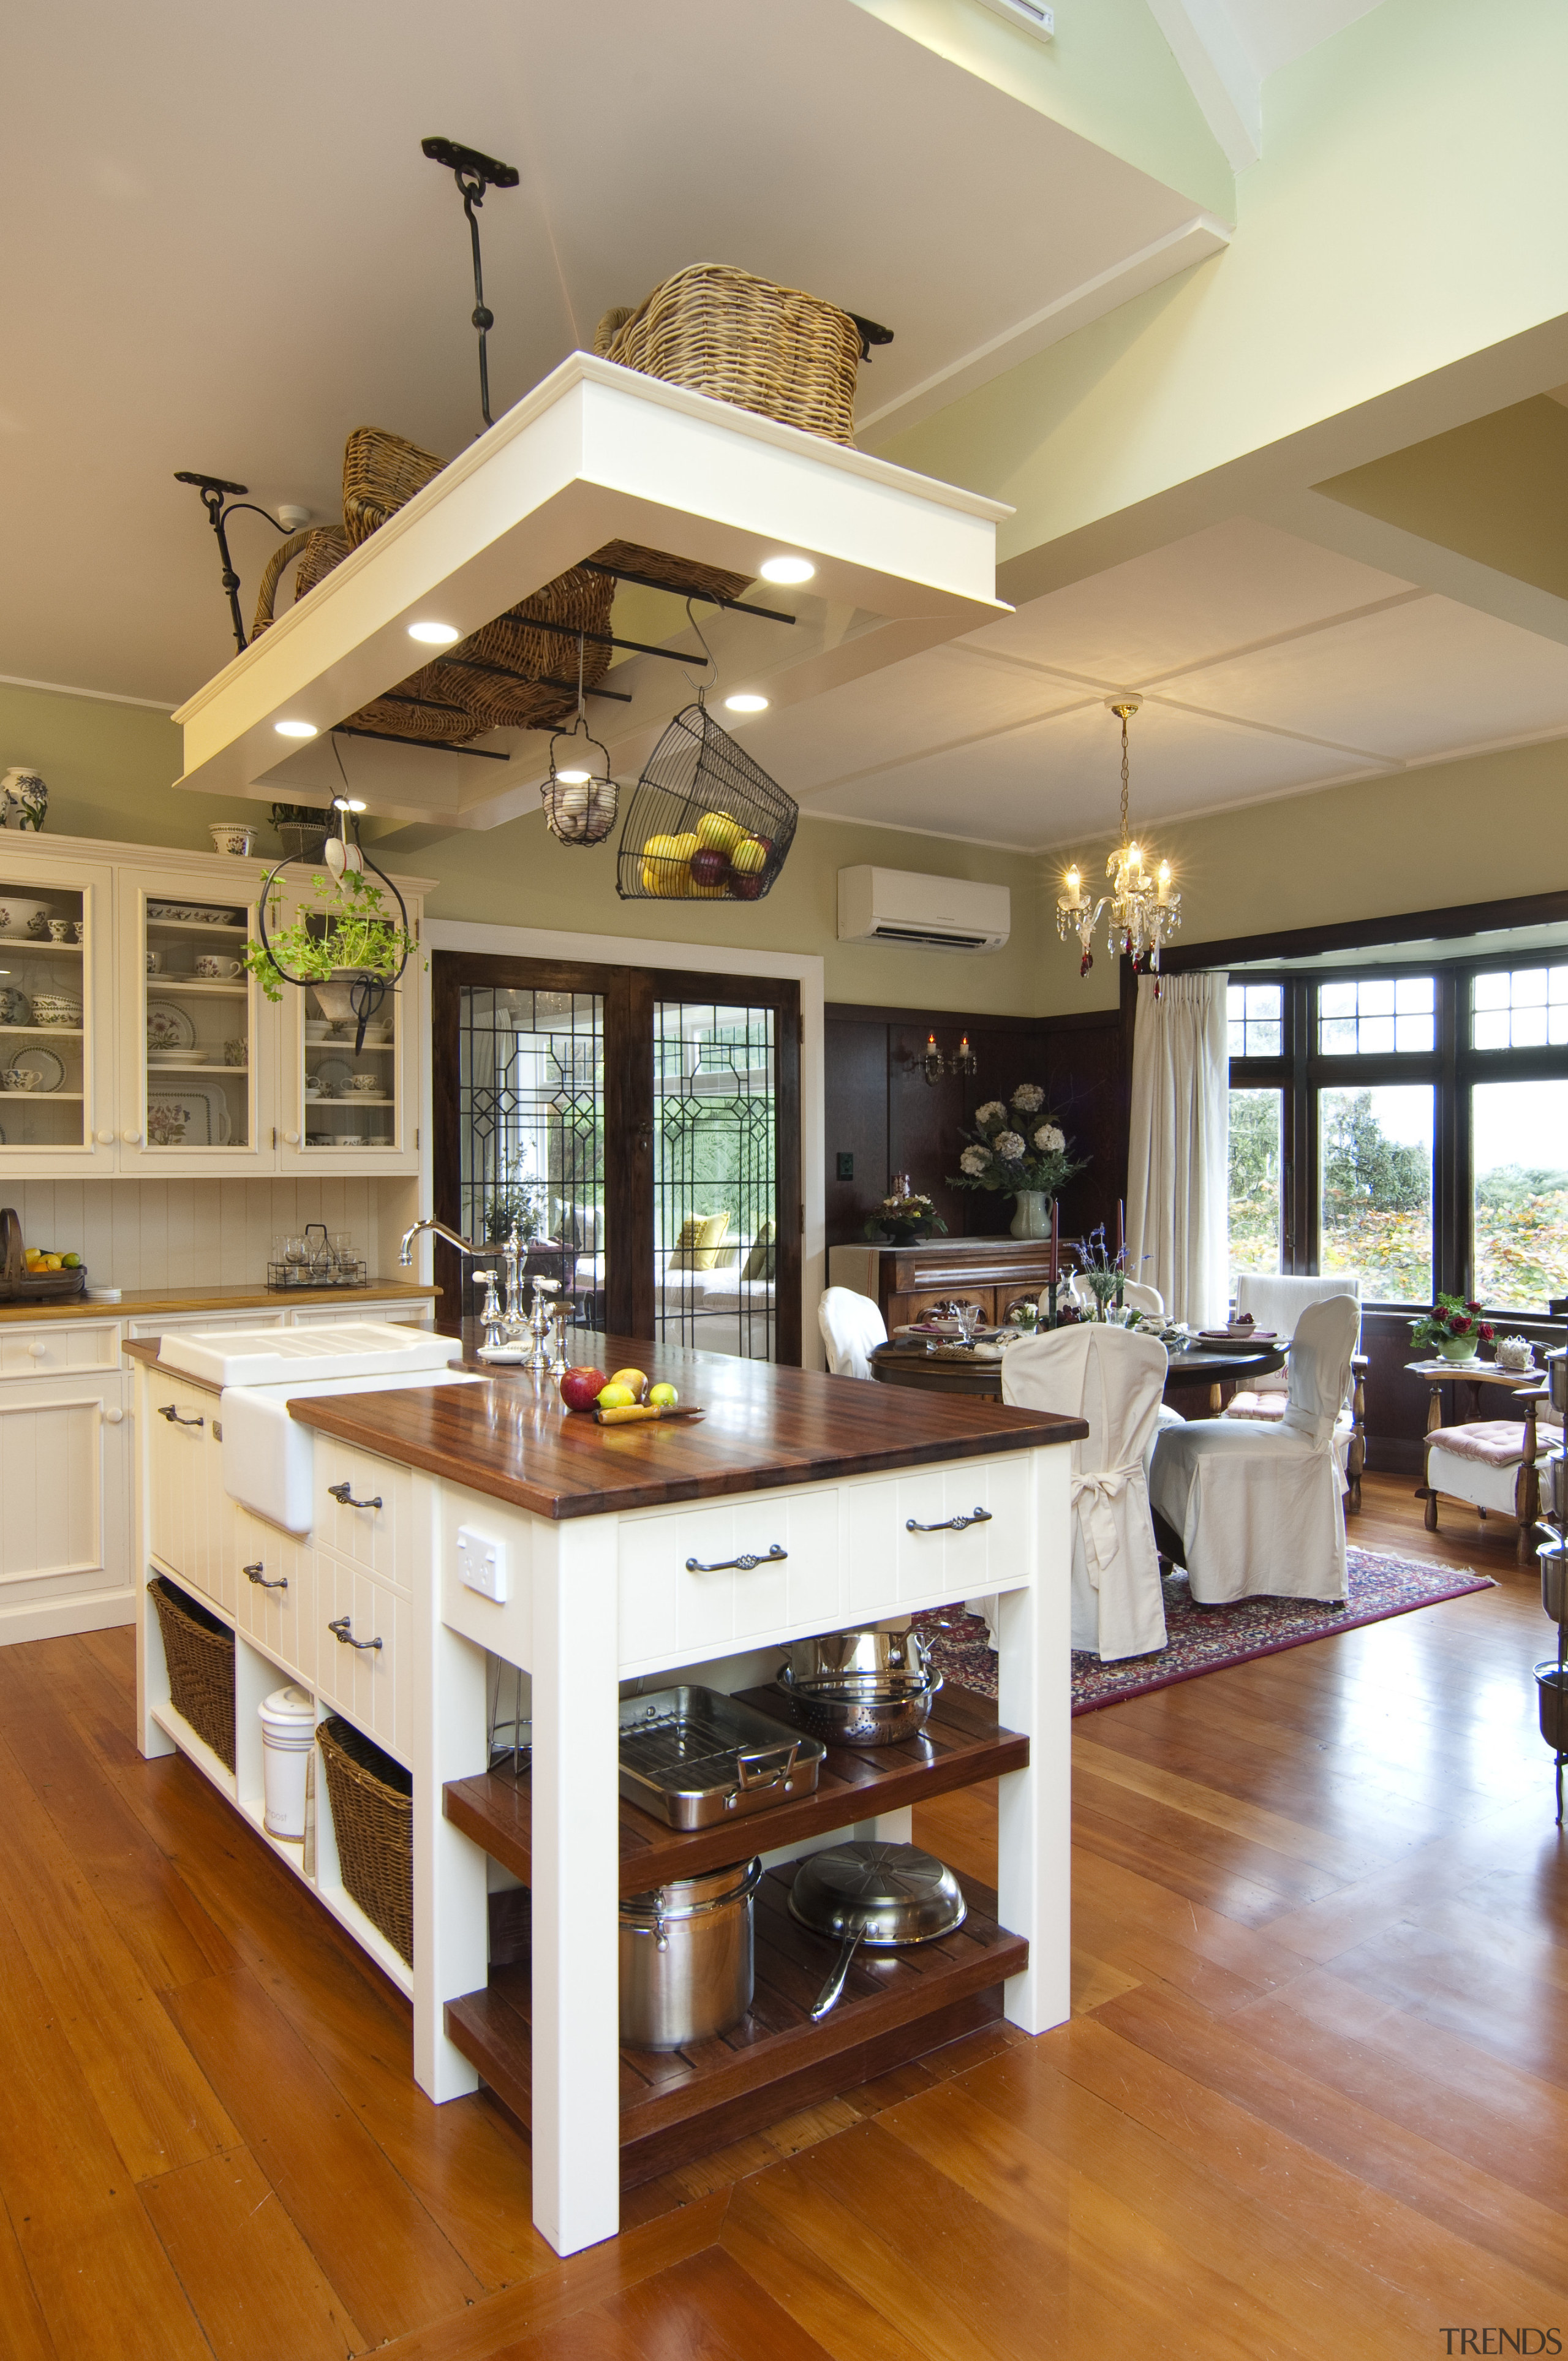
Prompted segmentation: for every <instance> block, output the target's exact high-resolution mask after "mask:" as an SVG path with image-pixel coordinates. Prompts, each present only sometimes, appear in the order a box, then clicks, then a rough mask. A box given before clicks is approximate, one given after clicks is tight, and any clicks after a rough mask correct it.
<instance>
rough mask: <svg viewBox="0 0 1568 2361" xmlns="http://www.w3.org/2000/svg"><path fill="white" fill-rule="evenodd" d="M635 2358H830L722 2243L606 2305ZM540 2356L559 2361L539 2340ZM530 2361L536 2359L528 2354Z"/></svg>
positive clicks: (640, 2360) (656, 2360)
mask: <svg viewBox="0 0 1568 2361" xmlns="http://www.w3.org/2000/svg"><path fill="white" fill-rule="evenodd" d="M604 2309H605V2311H606V2312H608V2313H609V2317H610V2319H611V2320H612V2321H613V2322H614V2323H616V2324H617V2326H620V2327H624V2329H625V2330H626V2332H627V2333H628V2334H629V2336H630V2342H631V2349H632V2351H633V2352H634V2353H636V2354H637V2356H638V2361H695V2356H699V2355H700V2356H702V2361H756V2356H759V2355H762V2354H766V2355H767V2356H768V2361H829V2356H828V2353H827V2351H826V2349H825V2348H824V2347H823V2346H822V2345H819V2344H818V2343H817V2339H816V2337H815V2336H812V2335H811V2334H808V2332H807V2331H806V2329H804V2328H803V2327H802V2326H801V2324H800V2323H799V2322H798V2321H797V2320H795V2318H794V2317H793V2315H792V2314H791V2313H790V2312H787V2311H786V2310H785V2309H784V2306H783V2305H781V2304H777V2303H775V2302H774V2301H773V2297H772V2296H771V2295H769V2294H768V2293H767V2291H766V2290H765V2289H763V2288H762V2287H760V2286H759V2285H758V2283H757V2281H756V2280H755V2279H752V2278H751V2275H750V2274H749V2273H748V2272H747V2271H746V2270H745V2269H744V2268H742V2266H741V2265H740V2263H739V2262H737V2260H736V2259H735V2257H734V2256H733V2255H731V2254H729V2252H727V2251H726V2250H725V2249H724V2248H723V2247H722V2246H708V2247H707V2248H706V2249H705V2250H704V2252H703V2253H701V2254H700V2255H693V2256H692V2257H690V2258H689V2259H688V2260H687V2261H685V2262H684V2263H676V2264H675V2265H674V2267H673V2268H671V2269H669V2270H667V2271H661V2272H660V2273H659V2275H658V2277H657V2278H656V2279H642V2280H641V2281H640V2282H639V2284H638V2285H637V2286H636V2287H634V2288H629V2289H628V2290H626V2292H625V2293H624V2294H623V2295H619V2296H617V2297H615V2298H614V2300H613V2301H611V2302H609V2303H608V2304H607V2305H606V2306H605V2307H604ZM533 2351H534V2356H537V2361H554V2354H553V2349H552V2347H551V2345H550V2342H549V2340H548V2339H547V2338H546V2339H544V2340H543V2341H541V2340H539V2339H535V2342H534V2348H533ZM531 2361H532V2356H531Z"/></svg>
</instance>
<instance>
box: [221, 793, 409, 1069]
mask: <svg viewBox="0 0 1568 2361" xmlns="http://www.w3.org/2000/svg"><path fill="white" fill-rule="evenodd" d="M333 808H334V810H335V811H336V813H337V815H338V833H337V835H336V836H334V837H329V838H328V840H327V841H326V844H325V847H324V857H325V862H326V866H327V869H328V871H329V872H330V876H326V877H323V876H317V877H316V878H315V879H314V880H313V883H314V884H315V886H316V889H317V891H318V892H320V893H322V894H323V895H326V894H331V895H333V896H334V903H333V906H330V907H328V908H326V909H323V910H306V911H302V913H301V914H300V916H299V917H296V918H292V919H291V920H290V922H289V924H288V925H287V926H286V927H281V928H277V927H274V928H269V926H268V922H267V913H268V908H269V905H270V907H271V910H272V916H273V918H274V919H276V918H277V916H278V903H279V896H278V892H277V882H278V879H279V878H280V876H281V874H282V873H283V871H284V870H285V869H287V868H289V867H290V866H291V856H286V857H285V858H284V859H283V860H282V861H280V862H279V863H278V864H277V867H276V868H274V869H272V870H270V871H269V873H268V875H267V877H266V878H265V879H264V880H263V883H262V887H261V893H260V895H259V898H258V906H257V928H258V934H259V936H260V940H259V942H250V943H247V945H246V949H245V964H246V966H247V969H248V970H249V972H250V973H251V974H252V975H254V976H255V977H257V978H258V981H259V983H260V985H261V989H262V991H263V992H264V993H265V994H267V997H268V999H269V1000H281V999H282V997H283V986H284V984H286V983H291V984H293V985H294V986H295V988H296V989H297V990H299V991H303V990H305V989H306V988H307V987H309V988H310V989H311V990H313V992H314V994H315V995H316V999H317V1001H318V1002H319V1003H320V1005H321V1009H322V1014H323V1016H325V1017H326V1018H327V1020H328V1022H329V1023H334V1024H340V1025H347V1024H352V1025H353V1026H354V1027H356V1031H355V1037H354V1052H355V1055H356V1057H357V1056H358V1054H359V1052H360V1050H361V1049H363V1048H364V1046H365V1028H366V1027H367V1025H368V1023H369V1022H370V1019H371V1018H372V1017H373V1016H375V1014H376V1012H377V1010H378V1008H379V1007H380V1005H381V1004H382V1002H383V1001H384V1000H385V998H386V996H387V994H388V993H389V992H390V991H391V989H392V987H393V985H394V984H395V983H397V981H398V979H399V977H400V975H401V974H402V972H403V970H404V969H405V968H406V967H407V965H408V963H409V961H410V960H411V958H412V956H413V954H414V952H415V950H417V949H418V945H417V943H416V942H415V940H414V938H413V936H412V935H411V933H410V931H409V923H408V919H409V914H408V906H407V905H406V903H405V902H404V900H403V897H402V895H400V893H399V891H398V889H397V887H396V886H395V885H394V884H393V883H392V881H391V879H390V878H389V876H388V875H387V874H386V873H385V871H384V870H380V869H378V868H377V867H376V864H375V862H373V861H370V860H368V859H367V856H366V854H365V851H364V850H363V848H362V847H361V845H360V843H359V841H358V828H357V822H356V830H355V838H354V840H353V841H352V842H351V841H350V840H349V835H348V818H349V814H350V812H351V811H352V810H354V808H355V807H354V806H353V805H352V804H351V803H350V802H349V801H348V800H347V798H346V797H345V796H338V797H337V799H336V801H335V802H334V807H333ZM377 878H378V879H379V880H380V884H376V883H374V882H373V881H374V880H375V879H377ZM382 886H385V888H386V890H387V893H388V894H390V895H391V896H392V899H393V901H394V902H396V904H397V906H398V918H397V919H396V920H395V921H394V919H393V918H392V917H391V916H390V915H389V912H388V911H387V910H386V909H385V907H384V904H385V900H386V895H384V894H383V893H382V890H381V889H382Z"/></svg>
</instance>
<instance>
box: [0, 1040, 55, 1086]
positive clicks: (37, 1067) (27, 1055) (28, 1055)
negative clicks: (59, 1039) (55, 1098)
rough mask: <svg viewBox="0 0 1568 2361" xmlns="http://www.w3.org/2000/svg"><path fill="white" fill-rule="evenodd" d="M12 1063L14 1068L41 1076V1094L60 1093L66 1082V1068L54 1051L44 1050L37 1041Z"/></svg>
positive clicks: (30, 1044)
mask: <svg viewBox="0 0 1568 2361" xmlns="http://www.w3.org/2000/svg"><path fill="white" fill-rule="evenodd" d="M11 1063H12V1066H13V1068H16V1069H19V1070H20V1071H23V1072H25V1073H32V1074H40V1075H41V1076H42V1077H43V1079H42V1081H41V1082H39V1083H38V1086H37V1087H38V1090H39V1091H40V1092H42V1091H58V1090H59V1088H60V1084H61V1082H64V1080H65V1068H64V1067H63V1066H62V1065H61V1063H60V1060H59V1059H58V1058H57V1057H56V1056H55V1054H54V1051H53V1050H52V1049H44V1048H43V1046H42V1045H41V1043H39V1042H37V1041H32V1042H29V1043H28V1045H27V1048H26V1049H23V1050H22V1051H20V1053H19V1054H18V1055H17V1056H16V1057H15V1058H14V1059H13V1060H11Z"/></svg>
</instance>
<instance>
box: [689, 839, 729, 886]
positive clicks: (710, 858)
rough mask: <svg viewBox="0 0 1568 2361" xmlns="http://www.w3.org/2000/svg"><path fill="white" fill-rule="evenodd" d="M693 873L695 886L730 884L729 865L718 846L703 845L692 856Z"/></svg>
mask: <svg viewBox="0 0 1568 2361" xmlns="http://www.w3.org/2000/svg"><path fill="white" fill-rule="evenodd" d="M691 873H692V884H694V885H727V884H729V862H728V861H727V860H726V858H725V856H724V854H723V853H722V852H720V851H718V847H717V845H711V844H705V845H702V846H700V847H699V848H698V850H697V851H696V852H694V853H693V854H692V857H691Z"/></svg>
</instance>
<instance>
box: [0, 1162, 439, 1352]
mask: <svg viewBox="0 0 1568 2361" xmlns="http://www.w3.org/2000/svg"><path fill="white" fill-rule="evenodd" d="M413 1194H414V1190H413V1186H412V1184H411V1183H410V1182H409V1181H407V1180H391V1179H387V1178H376V1177H373V1176H369V1175H367V1176H366V1177H365V1178H363V1179H358V1178H352V1177H348V1176H345V1177H343V1178H341V1179H334V1178H332V1177H330V1176H323V1177H321V1178H313V1177H311V1176H308V1175H307V1176H304V1177H302V1178H298V1179H294V1178H289V1179H281V1178H279V1179H268V1178H265V1177H261V1178H255V1177H253V1178H251V1179H248V1180H247V1179H244V1178H239V1177H236V1178H234V1179H229V1180H132V1179H128V1178H127V1179H126V1180H108V1179H104V1180H20V1179H18V1180H14V1181H13V1182H12V1183H11V1184H10V1187H9V1189H8V1190H7V1192H6V1202H7V1203H8V1204H15V1206H16V1212H17V1214H18V1216H19V1218H20V1220H21V1224H22V1235H23V1236H24V1237H25V1238H26V1239H27V1243H28V1244H29V1245H30V1246H52V1247H55V1248H57V1249H67V1248H69V1249H70V1250H71V1251H72V1252H74V1253H77V1254H80V1255H81V1257H82V1260H83V1262H85V1264H86V1265H87V1277H88V1284H89V1285H90V1286H98V1285H103V1286H114V1287H121V1288H132V1289H151V1288H178V1287H246V1286H251V1287H258V1286H260V1285H261V1284H262V1283H263V1281H264V1278H265V1274H266V1269H267V1264H268V1259H269V1256H270V1255H271V1252H272V1242H273V1240H274V1239H275V1238H280V1237H294V1236H298V1235H301V1234H302V1232H303V1230H304V1227H305V1224H307V1223H308V1222H321V1223H323V1224H325V1227H326V1230H327V1234H328V1235H329V1236H334V1235H338V1234H340V1233H346V1234H347V1235H349V1236H350V1237H352V1238H353V1239H354V1240H355V1243H356V1245H357V1246H360V1247H361V1248H362V1250H363V1251H364V1252H365V1254H366V1255H367V1257H369V1261H370V1268H371V1270H372V1272H373V1273H374V1274H375V1275H376V1276H378V1277H379V1276H383V1275H385V1274H386V1273H388V1272H390V1273H391V1274H392V1275H393V1276H396V1270H397V1240H398V1237H399V1235H400V1234H401V1232H402V1230H403V1229H405V1228H406V1227H407V1226H408V1224H409V1223H410V1222H411V1220H412V1219H413V1214H414V1208H413V1206H412V1197H413ZM337 1316H339V1317H341V1314H338V1315H337ZM212 1317H213V1315H212V1314H211V1313H210V1312H209V1313H204V1314H203V1318H204V1319H207V1320H209V1321H210V1320H211V1319H212ZM151 1333H152V1334H157V1327H156V1325H155V1326H154V1327H153V1329H152V1331H151Z"/></svg>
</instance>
